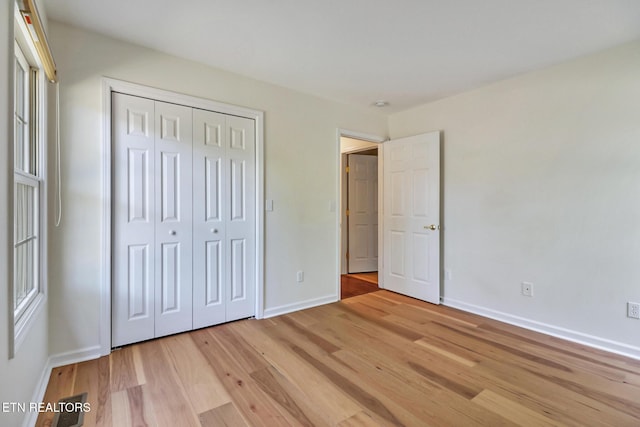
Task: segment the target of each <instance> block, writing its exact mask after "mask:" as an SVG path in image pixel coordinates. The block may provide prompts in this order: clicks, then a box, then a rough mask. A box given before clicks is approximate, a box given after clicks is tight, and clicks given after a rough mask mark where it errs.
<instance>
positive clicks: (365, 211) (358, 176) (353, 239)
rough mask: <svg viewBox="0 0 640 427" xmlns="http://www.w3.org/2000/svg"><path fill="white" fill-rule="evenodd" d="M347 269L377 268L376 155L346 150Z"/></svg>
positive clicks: (358, 270) (364, 269) (372, 269)
mask: <svg viewBox="0 0 640 427" xmlns="http://www.w3.org/2000/svg"><path fill="white" fill-rule="evenodd" d="M348 159H349V174H348V177H349V179H348V181H349V184H348V210H349V216H348V222H349V237H348V239H349V240H348V242H349V245H348V246H349V252H348V253H349V261H348V262H349V273H362V272H369V271H377V270H378V157H377V156H367V155H361V154H349V156H348Z"/></svg>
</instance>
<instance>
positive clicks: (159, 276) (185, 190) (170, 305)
mask: <svg viewBox="0 0 640 427" xmlns="http://www.w3.org/2000/svg"><path fill="white" fill-rule="evenodd" d="M155 116H156V120H155V127H156V129H155V162H156V173H155V180H156V222H155V223H156V230H155V233H156V248H155V249H156V252H155V259H156V265H155V268H156V275H155V277H156V281H155V286H156V292H155V296H156V299H155V309H156V315H155V320H156V323H155V328H156V332H155V336H156V337H160V336H163V335H169V334H175V333H178V332H183V331H188V330H191V329H192V328H193V320H192V298H193V296H192V295H193V294H192V291H193V285H192V281H193V280H192V274H193V265H192V259H193V255H192V251H193V247H192V236H193V227H192V213H191V212H192V211H191V210H192V200H193V196H192V192H191V186H192V182H191V179H192V178H191V177H192V173H193V171H192V144H193V137H192V126H193V123H192V109H191V108H189V107H184V106H181V105H175V104H167V103H164V102H157V101H156V102H155Z"/></svg>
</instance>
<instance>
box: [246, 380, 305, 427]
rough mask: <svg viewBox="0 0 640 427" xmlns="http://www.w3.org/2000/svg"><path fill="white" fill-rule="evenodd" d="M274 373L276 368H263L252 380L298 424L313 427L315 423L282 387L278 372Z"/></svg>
mask: <svg viewBox="0 0 640 427" xmlns="http://www.w3.org/2000/svg"><path fill="white" fill-rule="evenodd" d="M274 371H276V370H275V368H271V369H269V368H262V369H260V370H258V371H254V372H252V373H251V378H253V379H254V380H255V381H256V383H257V384H258V386H259V387H260V388H261V389H262V391H264V392H265V393H266V394H267V395H269V396H271V398H272V399H273V400H275V401H276V402H278V403H279V404H280V406H282V407H283V408H284V409H285V410H286V411H287V412H289V414H291V416H292V417H293V418H295V420H296V421H298V423H300V424H301V425H303V426H306V427H309V426H313V425H314V423H313V422H311V420H309V418H308V417H307V415H306V414H305V413H304V411H303V410H302V409H300V407H299V406H298V404H297V403H296V401H295V400H294V399H293V398H292V397H291V396H290V395H289V393H287V391H286V390H285V389H284V387H282V386H281V385H280V383H279V382H278V380H277V379H276V376H277V371H276V372H274Z"/></svg>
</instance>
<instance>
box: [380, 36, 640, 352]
mask: <svg viewBox="0 0 640 427" xmlns="http://www.w3.org/2000/svg"><path fill="white" fill-rule="evenodd" d="M638 76H640V42H637V43H632V44H627V45H624V46H621V47H618V48H615V49H611V50H607V51H604V52H601V53H599V54H597V55H592V56H588V57H584V58H581V59H577V60H574V61H570V62H567V63H564V64H562V65H558V66H555V67H552V68H547V69H544V70H541V71H538V72H534V73H531V74H527V75H524V76H521V77H518V78H514V79H511V80H507V81H503V82H500V83H496V84H493V85H490V86H486V87H484V88H481V89H478V90H474V91H471V92H467V93H464V94H461V95H458V96H455V97H451V98H448V99H444V100H441V101H438V102H434V103H431V104H427V105H424V106H421V107H418V108H415V109H412V110H410V111H405V112H401V113H397V114H395V115H392V116H391V117H390V119H389V129H390V134H391V137H392V138H398V137H403V136H407V135H413V134H418V133H422V132H426V131H431V130H442V131H444V143H443V147H444V165H443V168H444V169H443V171H444V194H443V196H444V221H445V224H444V226H445V229H444V231H443V237H444V266H445V268H446V269H451V271H452V280H451V281H446V282H444V296H445V302H447V303H455V304H457V305H459V306H463V307H465V308H467V309H473V310H476V311H481V312H484V313H485V314H489V315H498V316H502V317H503V318H507V319H509V320H511V321H516V322H520V323H523V324H527V325H528V326H530V327H538V328H539V329H542V330H547V331H549V332H552V333H559V334H564V335H565V336H570V337H572V338H574V339H581V340H584V341H587V342H591V343H595V344H597V345H603V346H608V347H609V348H614V349H617V350H619V351H628V352H632V353H634V354H636V356H638V357H640V333H639V332H640V321H638V320H633V319H629V318H627V317H626V302H627V301H640V262H638V257H639V256H640V113H639V111H640V110H639V106H640V78H639V77H638ZM522 281H529V282H533V283H534V286H535V287H534V297H533V298H527V297H524V296H521V295H520V283H521V282H522ZM535 322H540V324H536V323H535ZM562 328H565V329H566V330H567V331H563V330H562ZM581 334H584V335H581ZM607 340H612V341H615V342H614V343H608V342H607ZM625 345H626V346H630V347H625Z"/></svg>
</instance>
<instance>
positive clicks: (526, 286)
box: [520, 282, 533, 297]
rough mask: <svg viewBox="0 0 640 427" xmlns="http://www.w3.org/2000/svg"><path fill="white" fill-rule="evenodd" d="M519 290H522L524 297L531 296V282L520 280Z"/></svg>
mask: <svg viewBox="0 0 640 427" xmlns="http://www.w3.org/2000/svg"><path fill="white" fill-rule="evenodd" d="M520 290H521V291H522V295H524V296H525V297H532V296H533V283H529V282H522V285H521V288H520Z"/></svg>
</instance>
